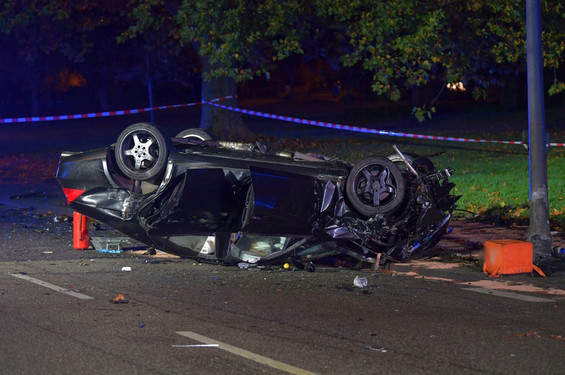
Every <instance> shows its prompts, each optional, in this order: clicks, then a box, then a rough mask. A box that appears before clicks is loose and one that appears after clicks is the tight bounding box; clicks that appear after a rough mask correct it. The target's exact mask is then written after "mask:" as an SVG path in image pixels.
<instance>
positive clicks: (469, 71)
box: [318, 0, 565, 115]
mask: <svg viewBox="0 0 565 375" xmlns="http://www.w3.org/2000/svg"><path fill="white" fill-rule="evenodd" d="M542 3H543V10H544V11H543V21H542V25H543V43H544V58H545V60H544V64H545V67H546V68H549V69H552V70H553V71H554V72H555V73H556V74H555V76H554V82H553V84H552V85H551V87H550V88H549V93H550V94H557V93H559V92H560V91H563V90H564V89H565V86H564V85H563V83H562V82H560V81H559V79H558V77H557V72H558V70H559V68H560V64H561V63H562V62H563V61H564V59H565V52H564V49H565V44H564V43H565V42H564V41H565V30H564V29H563V27H562V25H563V24H565V12H564V5H563V1H562V0H544V1H542ZM319 4H320V6H319V7H318V9H319V14H320V15H321V16H322V17H329V18H333V19H334V20H335V22H336V23H339V24H344V25H347V31H346V33H347V36H348V38H349V47H350V48H349V51H348V52H347V53H346V54H344V55H343V56H342V62H343V64H344V65H346V66H353V65H355V64H361V65H362V66H363V68H364V69H366V70H369V71H372V72H373V84H372V87H373V90H374V91H375V92H376V93H377V94H380V95H386V96H387V97H388V98H389V99H391V100H398V99H400V98H401V96H402V95H403V92H405V91H406V90H410V89H411V88H414V87H418V86H423V85H427V84H429V83H430V82H432V81H433V80H441V81H443V83H444V84H443V86H444V87H445V85H446V84H448V83H457V82H463V83H464V84H465V86H469V87H471V88H472V90H473V96H474V97H475V98H481V97H485V96H486V95H487V94H488V90H489V88H490V87H492V86H495V85H504V83H505V82H506V81H507V78H508V76H512V75H516V74H518V73H522V72H525V70H526V26H525V23H526V14H525V3H524V2H523V1H522V0H473V1H458V0H442V1H439V0H438V1H421V0H389V1H386V2H385V1H379V0H354V1H351V0H320V1H319ZM432 101H433V100H432ZM431 104H432V103H431ZM420 115H422V112H420Z"/></svg>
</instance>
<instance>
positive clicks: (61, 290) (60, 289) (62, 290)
mask: <svg viewBox="0 0 565 375" xmlns="http://www.w3.org/2000/svg"><path fill="white" fill-rule="evenodd" d="M10 275H12V276H14V277H17V278H20V279H23V280H26V281H29V282H32V283H34V284H37V285H41V286H44V287H46V288H49V289H52V290H55V291H57V292H59V293H63V294H68V295H69V296H72V297H75V298H79V299H94V297H90V296H87V295H86V294H82V293H77V292H73V291H72V290H69V289H66V288H63V287H60V286H57V285H53V284H50V283H48V282H46V281H43V280H39V279H34V278H33V277H29V276H27V275H22V274H20V273H11V274H10Z"/></svg>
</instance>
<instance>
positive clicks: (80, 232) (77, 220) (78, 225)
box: [73, 212, 90, 250]
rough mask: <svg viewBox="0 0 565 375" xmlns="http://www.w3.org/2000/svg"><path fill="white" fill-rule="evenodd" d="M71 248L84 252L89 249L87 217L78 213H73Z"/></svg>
mask: <svg viewBox="0 0 565 375" xmlns="http://www.w3.org/2000/svg"><path fill="white" fill-rule="evenodd" d="M73 246H74V248H75V249H77V250H85V249H88V248H89V247H90V238H89V236H88V217H86V216H84V215H82V214H79V213H78V212H73Z"/></svg>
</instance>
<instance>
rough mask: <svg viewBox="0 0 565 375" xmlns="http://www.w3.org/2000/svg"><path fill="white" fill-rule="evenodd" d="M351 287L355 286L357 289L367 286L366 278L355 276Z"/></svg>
mask: <svg viewBox="0 0 565 375" xmlns="http://www.w3.org/2000/svg"><path fill="white" fill-rule="evenodd" d="M353 285H355V286H356V287H357V288H365V287H366V286H367V278H366V277H359V276H355V279H354V280H353Z"/></svg>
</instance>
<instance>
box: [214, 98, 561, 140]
mask: <svg viewBox="0 0 565 375" xmlns="http://www.w3.org/2000/svg"><path fill="white" fill-rule="evenodd" d="M205 104H208V105H212V106H214V107H218V108H222V109H226V110H229V111H234V112H239V113H243V114H247V115H251V116H257V117H264V118H269V119H274V120H281V121H287V122H294V123H298V124H304V125H312V126H319V127H323V128H329V129H337V130H347V131H353V132H358V133H366V134H376V135H385V136H391V137H402V138H415V139H428V140H434V141H450V142H477V143H498V144H511V145H524V146H525V145H526V144H525V143H524V142H522V141H498V140H491V139H477V138H459V137H443V136H438V135H425V134H414V133H403V132H394V131H387V130H379V129H371V128H364V127H360V126H352V125H343V124H336V123H330V122H324V121H315V120H307V119H302V118H297V117H289V116H281V115H275V114H271V113H266V112H260V111H254V110H249V109H243V108H237V107H230V106H226V105H223V104H218V103H212V102H205ZM548 145H549V146H554V147H565V143H548Z"/></svg>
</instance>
